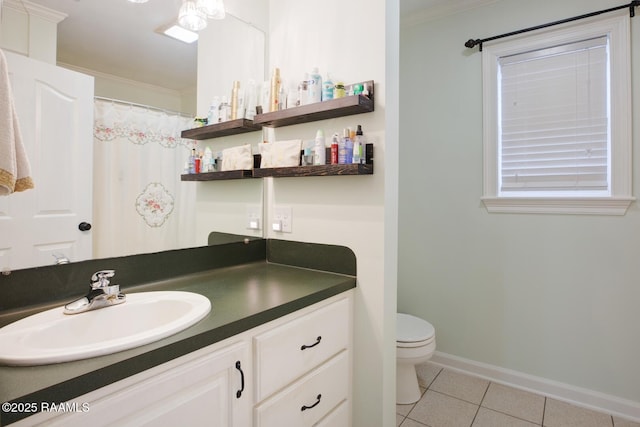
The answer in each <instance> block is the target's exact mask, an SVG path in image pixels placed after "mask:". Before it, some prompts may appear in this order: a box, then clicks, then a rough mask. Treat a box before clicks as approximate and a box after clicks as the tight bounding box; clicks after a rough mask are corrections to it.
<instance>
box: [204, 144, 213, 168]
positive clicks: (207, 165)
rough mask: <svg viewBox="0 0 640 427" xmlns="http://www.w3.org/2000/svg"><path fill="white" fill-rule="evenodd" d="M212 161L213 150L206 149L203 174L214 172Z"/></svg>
mask: <svg viewBox="0 0 640 427" xmlns="http://www.w3.org/2000/svg"><path fill="white" fill-rule="evenodd" d="M212 159H213V153H212V152H211V148H209V147H206V148H205V149H204V156H203V157H202V172H213V166H212V164H211V160H212Z"/></svg>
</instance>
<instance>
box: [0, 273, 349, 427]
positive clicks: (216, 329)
mask: <svg viewBox="0 0 640 427" xmlns="http://www.w3.org/2000/svg"><path fill="white" fill-rule="evenodd" d="M355 286H356V278H355V277H354V276H351V275H345V274H338V273H330V272H324V271H318V270H312V269H306V268H300V267H294V266H288V265H282V264H274V263H270V262H268V261H259V262H251V263H245V264H241V265H235V266H230V267H223V268H217V269H214V270H208V271H204V272H200V273H194V274H189V275H185V276H182V277H178V278H173V279H171V280H165V281H158V282H153V283H148V284H145V285H141V286H136V287H133V288H128V289H126V290H125V292H126V293H132V292H146V291H154V290H183V291H190V292H196V293H199V294H202V295H204V296H206V297H208V298H209V299H210V300H211V304H212V309H211V312H210V313H209V314H208V315H207V317H205V318H204V319H203V320H201V321H200V322H198V323H197V324H195V325H194V326H191V327H190V328H188V329H186V330H184V331H182V332H180V333H178V334H175V335H172V336H170V337H168V338H165V339H162V340H160V341H157V342H155V343H152V344H147V345H144V346H141V347H137V348H134V349H131V350H126V351H122V352H118V353H114V354H110V355H107V356H100V357H94V358H90V359H85V360H80V361H75V362H67V363H58V364H52V365H43V366H29V367H7V366H0V403H2V402H34V403H40V402H56V403H59V402H64V401H66V400H69V399H73V398H75V397H78V396H80V395H82V394H85V393H88V392H90V391H93V390H96V389H98V388H100V387H104V386H106V385H108V384H111V383H114V382H116V381H119V380H121V379H124V378H127V377H129V376H131V375H134V374H136V373H138V372H142V371H144V370H146V369H149V368H152V367H154V366H157V365H160V364H162V363H164V362H168V361H170V360H172V359H175V358H177V357H180V356H182V355H185V354H188V353H191V352H193V351H195V350H198V349H200V348H203V347H206V346H208V345H211V344H214V343H216V342H219V341H221V340H223V339H225V338H228V337H231V336H233V335H236V334H238V333H241V332H243V331H246V330H249V329H251V328H253V327H256V326H259V325H261V324H263V323H266V322H269V321H271V320H274V319H277V318H279V317H281V316H284V315H286V314H288V313H291V312H294V311H296V310H299V309H301V308H304V307H306V306H309V305H311V304H314V303H316V302H319V301H322V300H324V299H326V298H329V297H331V296H333V295H337V294H339V293H341V292H344V291H347V290H349V289H351V288H354V287H355ZM58 305H59V304H58ZM50 307H51V305H49V306H41V307H38V308H36V309H33V310H31V311H21V312H12V313H5V314H2V315H0V326H3V325H5V324H8V323H10V322H13V321H15V320H17V319H18V318H21V317H25V316H27V315H30V314H32V313H33V312H36V311H41V310H44V309H47V308H50ZM105 310H108V308H106V309H105ZM81 315H82V314H79V316H81ZM106 326H107V327H108V325H106ZM25 415H29V414H16V413H5V412H2V411H0V425H7V424H9V423H12V422H15V421H17V420H19V419H21V418H24V417H25Z"/></svg>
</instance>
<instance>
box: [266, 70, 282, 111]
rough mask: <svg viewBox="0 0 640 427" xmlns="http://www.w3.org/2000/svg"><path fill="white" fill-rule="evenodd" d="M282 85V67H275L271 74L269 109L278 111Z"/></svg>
mask: <svg viewBox="0 0 640 427" xmlns="http://www.w3.org/2000/svg"><path fill="white" fill-rule="evenodd" d="M281 86H282V80H281V78H280V68H275V69H274V70H273V74H272V76H271V88H270V90H269V111H278V108H279V105H280V100H279V99H278V95H280V87H281Z"/></svg>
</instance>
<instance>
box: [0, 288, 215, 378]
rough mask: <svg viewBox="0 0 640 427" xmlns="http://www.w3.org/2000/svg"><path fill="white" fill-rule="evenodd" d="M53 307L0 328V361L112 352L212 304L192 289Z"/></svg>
mask: <svg viewBox="0 0 640 427" xmlns="http://www.w3.org/2000/svg"><path fill="white" fill-rule="evenodd" d="M63 308H64V307H57V308H54V309H51V310H47V311H43V312H41V313H38V314H34V315H32V316H29V317H26V318H24V319H21V320H18V321H16V322H14V323H11V324H9V325H7V326H5V327H3V328H0V364H5V365H22V366H32V365H44V364H49V363H58V362H69V361H72V360H79V359H86V358H89V357H94V356H102V355H105V354H111V353H115V352H117V351H122V350H127V349H130V348H134V347H138V346H141V345H144V344H149V343H151V342H154V341H158V340H160V339H162V338H165V337H168V336H169V335H173V334H175V333H177V332H180V331H182V330H184V329H186V328H188V327H189V326H191V325H193V324H195V323H196V322H198V321H199V320H201V319H202V318H203V317H205V316H206V315H207V314H208V313H209V311H210V310H211V302H210V301H209V299H208V298H206V297H204V296H202V295H200V294H195V293H192V292H180V291H158V292H141V293H133V294H127V300H126V302H125V303H124V304H119V305H114V306H111V307H105V308H101V309H98V310H93V311H87V312H85V313H80V314H73V315H68V314H64V313H63V312H62V311H63Z"/></svg>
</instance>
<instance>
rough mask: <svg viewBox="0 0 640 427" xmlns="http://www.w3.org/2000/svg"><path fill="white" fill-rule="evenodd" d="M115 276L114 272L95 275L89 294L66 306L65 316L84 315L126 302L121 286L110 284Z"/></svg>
mask: <svg viewBox="0 0 640 427" xmlns="http://www.w3.org/2000/svg"><path fill="white" fill-rule="evenodd" d="M115 274H116V272H115V271H114V270H101V271H97V272H95V273H93V276H91V290H90V291H89V293H88V294H87V295H86V296H84V297H82V298H79V299H77V300H75V301H73V302H70V303H69V304H67V305H65V306H64V314H77V313H84V312H85V311H91V310H97V309H99V308H103V307H109V306H111V305H117V304H122V303H123V302H125V301H126V298H127V297H126V295H125V294H123V293H121V292H120V286H118V285H111V284H110V282H109V279H110V278H111V277H113V276H115Z"/></svg>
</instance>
